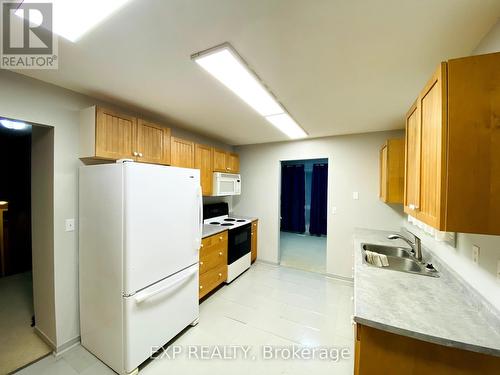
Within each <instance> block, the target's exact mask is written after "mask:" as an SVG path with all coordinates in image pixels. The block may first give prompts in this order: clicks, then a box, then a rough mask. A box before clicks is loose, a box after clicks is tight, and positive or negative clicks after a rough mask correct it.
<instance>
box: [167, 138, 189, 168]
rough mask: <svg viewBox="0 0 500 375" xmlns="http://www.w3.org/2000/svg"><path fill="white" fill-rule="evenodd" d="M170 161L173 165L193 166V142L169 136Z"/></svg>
mask: <svg viewBox="0 0 500 375" xmlns="http://www.w3.org/2000/svg"><path fill="white" fill-rule="evenodd" d="M170 148H171V150H170V163H171V165H172V166H174V167H181V168H194V143H193V142H191V141H187V140H185V139H182V138H177V137H171V142H170Z"/></svg>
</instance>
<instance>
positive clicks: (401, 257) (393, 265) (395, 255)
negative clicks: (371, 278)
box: [361, 243, 439, 277]
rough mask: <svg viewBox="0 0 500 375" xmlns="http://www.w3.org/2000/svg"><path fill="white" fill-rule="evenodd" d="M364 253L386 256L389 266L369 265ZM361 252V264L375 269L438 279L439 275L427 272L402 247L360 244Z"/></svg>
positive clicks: (408, 251) (434, 272)
mask: <svg viewBox="0 0 500 375" xmlns="http://www.w3.org/2000/svg"><path fill="white" fill-rule="evenodd" d="M365 251H374V252H376V253H379V254H384V255H386V256H387V260H388V262H389V266H387V267H377V266H375V265H373V264H371V263H368V262H367V260H366V254H365ZM361 252H362V254H363V263H365V264H367V265H369V266H371V267H377V268H383V269H388V270H393V271H399V272H406V273H413V274H417V275H423V276H431V277H439V274H438V272H437V271H436V270H434V269H432V270H429V269H427V268H426V267H425V265H423V264H422V263H420V262H419V261H418V260H416V259H415V258H414V257H413V255H411V254H410V250H409V249H405V248H403V247H398V246H384V245H375V244H367V243H365V244H362V245H361Z"/></svg>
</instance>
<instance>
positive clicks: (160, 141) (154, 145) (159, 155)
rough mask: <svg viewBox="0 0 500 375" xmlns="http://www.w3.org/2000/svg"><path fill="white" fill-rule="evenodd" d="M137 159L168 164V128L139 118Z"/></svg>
mask: <svg viewBox="0 0 500 375" xmlns="http://www.w3.org/2000/svg"><path fill="white" fill-rule="evenodd" d="M136 157H137V161H141V162H145V163H155V164H167V165H168V164H170V129H168V128H165V127H162V126H160V125H156V124H153V123H151V122H147V121H144V120H141V119H139V120H138V121H137V155H136Z"/></svg>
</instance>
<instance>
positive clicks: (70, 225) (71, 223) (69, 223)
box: [66, 219, 75, 232]
mask: <svg viewBox="0 0 500 375" xmlns="http://www.w3.org/2000/svg"><path fill="white" fill-rule="evenodd" d="M74 230H75V219H66V232H73V231H74Z"/></svg>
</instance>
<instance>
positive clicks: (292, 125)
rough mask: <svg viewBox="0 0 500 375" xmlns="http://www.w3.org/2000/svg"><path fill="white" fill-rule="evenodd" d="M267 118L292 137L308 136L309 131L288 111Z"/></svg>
mask: <svg viewBox="0 0 500 375" xmlns="http://www.w3.org/2000/svg"><path fill="white" fill-rule="evenodd" d="M266 120H267V121H269V122H270V123H271V124H273V125H274V126H275V127H276V128H278V129H279V130H280V131H281V132H282V133H285V134H286V135H287V136H288V137H290V138H291V139H299V138H304V137H307V133H306V132H305V131H304V129H302V128H301V127H300V126H299V124H297V123H296V122H295V120H294V119H293V118H291V117H290V115H289V114H288V113H281V114H278V115H272V116H266Z"/></svg>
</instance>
